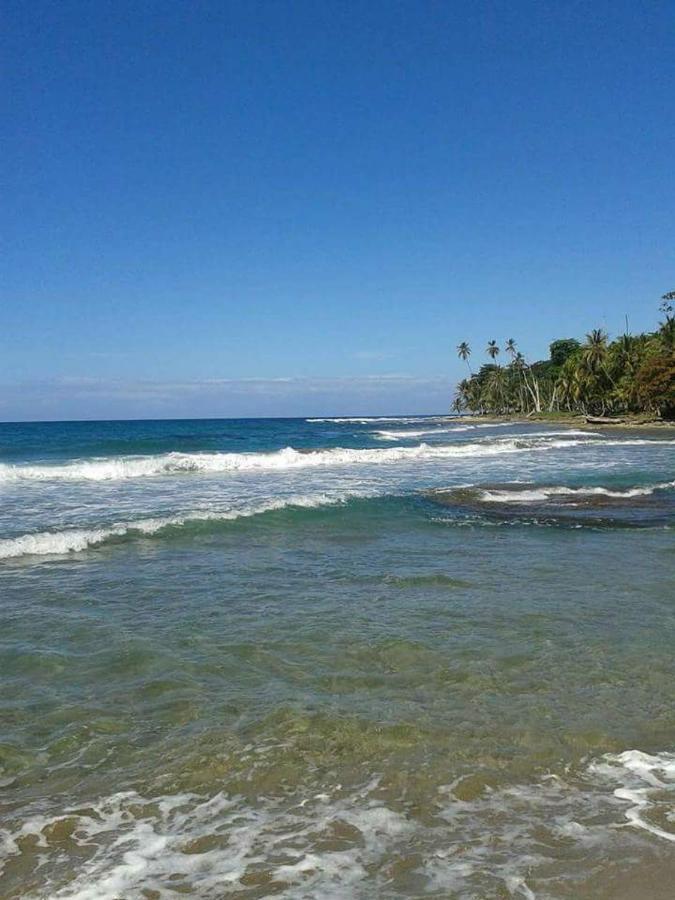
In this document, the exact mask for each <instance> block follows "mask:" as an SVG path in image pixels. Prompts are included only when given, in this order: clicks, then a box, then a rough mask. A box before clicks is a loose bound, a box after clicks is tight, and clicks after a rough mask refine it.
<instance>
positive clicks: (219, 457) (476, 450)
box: [0, 436, 675, 482]
mask: <svg viewBox="0 0 675 900" xmlns="http://www.w3.org/2000/svg"><path fill="white" fill-rule="evenodd" d="M582 444H595V445H598V444H601V445H602V446H614V447H617V446H637V445H653V446H659V447H663V446H664V445H672V444H675V441H649V440H641V439H634V440H609V439H603V438H600V439H593V438H591V437H589V436H585V437H584V438H583V439H581V438H579V439H575V438H572V439H567V440H556V439H553V440H552V439H551V438H550V436H547V437H544V436H538V437H528V436H522V437H513V438H500V439H492V438H490V439H487V440H480V441H476V442H470V443H469V442H467V443H455V444H434V445H429V444H424V443H422V444H419V445H417V446H415V447H387V448H375V449H372V448H370V449H353V448H344V447H335V448H333V449H326V450H307V451H301V450H296V449H294V448H293V447H286V448H285V449H283V450H276V451H273V452H269V453H164V454H160V455H157V456H126V457H125V456H121V457H116V458H109V459H93V460H78V461H75V462H71V463H64V464H60V465H38V466H28V465H7V464H0V481H4V482H12V481H114V480H119V479H125V478H148V477H156V476H162V475H164V476H166V475H186V474H194V473H201V474H218V473H224V472H247V471H288V470H294V469H305V468H317V467H326V466H350V465H371V464H376V465H377V464H387V463H398V462H408V461H416V460H442V459H453V458H463V457H476V458H478V457H483V456H495V455H499V454H508V453H522V452H527V451H530V452H531V451H536V450H556V449H562V448H569V447H578V446H580V445H582Z"/></svg>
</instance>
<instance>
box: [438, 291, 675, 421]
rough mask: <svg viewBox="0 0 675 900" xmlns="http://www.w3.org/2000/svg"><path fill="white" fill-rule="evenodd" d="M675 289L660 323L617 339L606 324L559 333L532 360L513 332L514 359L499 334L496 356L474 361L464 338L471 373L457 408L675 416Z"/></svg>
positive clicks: (461, 350) (491, 344)
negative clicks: (475, 366) (578, 335)
mask: <svg viewBox="0 0 675 900" xmlns="http://www.w3.org/2000/svg"><path fill="white" fill-rule="evenodd" d="M674 305H675V291H671V292H669V293H667V294H664V295H663V297H662V298H661V305H660V307H659V310H660V313H661V319H660V321H659V323H658V327H657V329H656V330H655V331H653V332H649V333H643V334H629V333H628V331H627V330H626V333H625V334H622V335H620V336H619V337H617V338H616V339H615V340H613V341H610V339H609V335H608V334H607V333H606V332H605V331H604V330H603V329H601V328H595V329H593V330H592V331H590V332H589V333H588V334H587V335H586V338H585V340H584V341H583V342H582V341H578V340H576V339H575V338H560V339H558V340H555V341H553V343H552V344H551V345H550V347H549V358H548V359H546V360H539V361H536V362H530V361H528V359H527V358H526V357H525V356H524V355H523V353H522V352H521V351H520V350H519V349H518V346H517V343H516V341H515V340H514V338H509V339H508V340H507V341H505V343H504V347H503V352H504V355H505V356H506V358H507V359H508V362H507V363H506V364H504V365H501V364H500V363H499V362H498V361H497V360H498V358H499V356H500V354H501V353H502V348H501V347H500V346H499V344H498V343H497V341H496V340H494V339H491V340H489V341H488V343H487V346H486V348H485V353H486V355H487V356H488V357H489V358H490V362H486V363H484V364H483V365H481V366H480V368H479V370H478V371H477V372H473V371H472V369H471V363H470V359H471V347H470V346H469V344H468V343H467V342H466V341H462V342H461V343H460V344H459V345H458V346H457V355H458V356H459V358H460V359H461V360H462V361H463V362H465V363H466V365H467V368H468V370H469V377H468V378H464V379H463V380H462V381H460V383H459V385H458V386H457V395H456V398H455V402H454V409H455V410H456V411H457V412H472V413H483V414H490V415H511V414H521V415H532V414H535V413H544V412H548V413H555V412H567V413H578V414H582V415H593V416H616V415H624V414H631V413H639V414H649V415H651V416H658V417H661V418H668V419H673V418H675V313H674Z"/></svg>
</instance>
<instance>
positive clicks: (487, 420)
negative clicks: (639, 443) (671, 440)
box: [449, 413, 675, 432]
mask: <svg viewBox="0 0 675 900" xmlns="http://www.w3.org/2000/svg"><path fill="white" fill-rule="evenodd" d="M449 418H450V417H449ZM451 418H452V421H453V422H462V423H465V424H469V425H470V424H473V423H476V422H480V423H482V424H485V425H489V424H495V425H501V424H503V423H508V424H511V425H531V424H532V423H534V422H538V423H540V424H542V425H569V426H573V427H574V428H581V429H588V430H589V431H598V430H602V429H607V430H608V431H610V432H615V431H639V432H663V431H675V420H673V421H670V420H664V419H651V418H646V417H644V416H634V417H630V416H626V417H625V418H624V417H622V418H621V419H620V420H618V419H617V421H616V422H611V421H604V422H589V421H587V417H586V416H582V415H575V414H574V413H534V414H533V415H530V416H527V417H525V416H495V415H487V414H486V415H480V414H478V415H472V416H466V415H462V416H452V417H451Z"/></svg>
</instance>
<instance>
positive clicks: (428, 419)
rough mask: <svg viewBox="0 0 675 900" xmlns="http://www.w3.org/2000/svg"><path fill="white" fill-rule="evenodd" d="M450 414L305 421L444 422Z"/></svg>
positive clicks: (351, 422) (334, 422) (346, 422)
mask: <svg viewBox="0 0 675 900" xmlns="http://www.w3.org/2000/svg"><path fill="white" fill-rule="evenodd" d="M449 418H452V417H451V416H363V417H341V418H340V417H338V418H334V419H305V421H306V422H313V423H319V422H324V423H331V424H333V425H371V424H372V423H373V422H391V423H394V422H400V423H401V424H412V425H414V424H421V423H422V422H444V421H447V420H448V419H449Z"/></svg>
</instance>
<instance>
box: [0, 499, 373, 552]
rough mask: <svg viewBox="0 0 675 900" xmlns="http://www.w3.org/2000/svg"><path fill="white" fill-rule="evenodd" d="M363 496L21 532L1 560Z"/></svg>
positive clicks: (1, 544)
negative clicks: (93, 526) (58, 529)
mask: <svg viewBox="0 0 675 900" xmlns="http://www.w3.org/2000/svg"><path fill="white" fill-rule="evenodd" d="M357 496H365V494H363V493H357V492H350V493H349V494H343V495H342V496H334V495H328V494H318V495H310V496H293V497H279V498H276V499H273V500H268V501H265V502H263V503H260V504H258V505H254V506H247V507H246V506H244V507H241V508H238V509H228V510H195V511H192V512H187V513H184V514H180V515H174V516H165V517H157V518H148V519H137V520H135V521H132V522H122V523H117V524H114V525H110V526H101V527H97V528H69V529H65V530H63V531H41V532H37V533H35V534H24V535H21V536H19V537H15V538H5V539H3V540H0V559H15V558H17V557H22V556H47V555H60V554H66V553H76V552H78V551H81V550H87V549H88V548H89V547H95V546H97V545H99V544H103V543H105V542H106V541H109V540H111V539H113V538H118V537H126V536H129V535H134V534H137V535H141V536H142V535H153V534H157V533H158V532H160V531H163V530H164V529H166V528H176V527H181V526H183V525H187V524H189V523H191V522H218V521H220V522H225V521H231V520H234V519H241V518H249V517H251V516H257V515H261V514H262V513H267V512H271V511H273V510H279V509H286V508H293V507H295V508H304V509H312V508H316V507H319V506H330V505H334V504H337V503H340V502H343V501H344V500H347V499H349V498H350V497H357Z"/></svg>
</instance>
